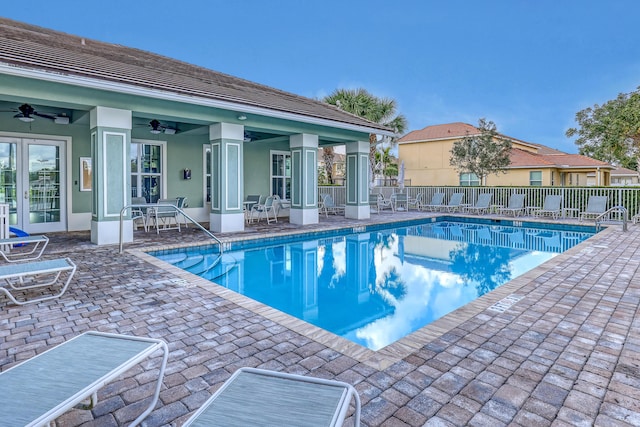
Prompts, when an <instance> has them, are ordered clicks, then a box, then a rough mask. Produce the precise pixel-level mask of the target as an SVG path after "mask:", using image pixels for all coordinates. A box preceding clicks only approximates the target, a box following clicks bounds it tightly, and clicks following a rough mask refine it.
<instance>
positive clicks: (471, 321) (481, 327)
mask: <svg viewBox="0 0 640 427" xmlns="http://www.w3.org/2000/svg"><path fill="white" fill-rule="evenodd" d="M420 215H424V213H422V214H420V213H411V214H408V213H404V214H395V215H391V214H381V215H373V218H372V220H371V222H375V221H390V220H397V219H400V218H403V219H404V218H409V217H415V216H420ZM348 224H349V222H348V221H346V220H345V219H344V218H335V217H330V218H328V219H326V218H324V217H322V218H321V223H320V224H319V225H317V226H314V227H313V228H327V227H340V226H345V225H348ZM358 225H360V223H358ZM291 230H296V231H299V227H297V226H293V225H290V224H288V223H286V222H284V223H282V222H280V223H279V224H278V225H277V226H275V227H274V226H273V225H272V226H268V227H267V226H265V225H260V226H259V227H251V228H250V230H248V231H247V232H245V233H236V234H229V235H224V234H223V235H220V236H219V237H221V238H222V239H231V238H238V237H240V236H250V235H259V234H261V233H273V232H275V231H280V232H287V231H291ZM49 237H50V238H51V243H50V245H49V248H48V249H47V252H46V257H47V258H56V257H60V256H69V257H71V258H72V259H73V260H74V261H75V262H76V263H77V265H78V271H77V273H76V277H75V278H74V281H73V283H72V284H71V286H70V289H69V290H68V291H67V293H66V294H65V295H64V296H63V297H62V298H60V299H59V300H53V301H46V302H43V303H40V304H29V305H25V306H15V305H11V304H10V303H9V301H8V299H7V298H6V297H4V296H2V297H0V369H2V370H6V369H8V368H9V367H11V366H13V365H15V364H16V363H18V362H20V361H23V360H26V359H29V358H31V357H33V356H34V355H36V354H38V353H40V352H43V351H45V350H47V349H48V348H50V347H52V346H54V345H56V344H59V343H61V342H64V341H65V340H68V339H70V338H72V337H74V336H76V335H77V334H79V333H82V332H84V331H87V330H99V331H105V332H116V333H124V334H132V335H141V336H151V337H156V338H162V339H164V340H165V341H166V342H167V343H168V344H169V349H170V352H171V353H170V358H169V364H168V367H167V372H166V375H165V378H164V386H163V389H162V393H161V396H160V402H159V403H158V405H157V407H156V409H155V410H154V411H153V412H152V413H151V415H150V416H149V417H148V418H147V419H146V420H145V423H144V425H147V426H164V425H180V424H181V422H183V421H184V420H186V418H188V416H189V415H190V414H191V413H192V412H193V411H194V410H195V409H197V408H198V407H199V406H200V405H201V404H202V403H203V402H204V401H205V400H206V399H207V398H208V397H209V396H210V395H211V394H212V393H213V392H214V391H215V390H216V389H217V388H218V387H219V386H220V385H221V384H222V383H223V382H224V381H225V380H226V379H227V378H229V376H230V375H231V373H232V372H233V371H234V370H235V369H237V368H239V367H242V366H253V367H261V368H266V369H274V370H281V371H287V372H293V373H298V374H304V375H312V376H318V377H323V378H333V379H338V380H342V381H346V382H349V383H351V384H353V385H354V386H355V387H356V389H357V390H358V393H359V394H360V397H361V399H362V404H363V407H362V421H363V424H364V425H367V426H422V425H426V426H466V425H470V426H501V425H522V426H550V425H554V426H563V425H567V426H568V425H572V426H576V425H578V426H591V425H598V426H625V425H629V426H632V425H640V399H639V397H640V354H639V353H640V333H639V330H640V313H639V306H640V305H639V304H640V272H638V266H639V264H640V227H638V226H630V229H629V231H628V232H626V233H623V232H622V231H621V227H620V226H613V227H610V228H609V229H607V230H605V231H603V232H602V233H600V234H599V235H597V236H595V237H593V238H592V239H590V240H589V241H588V242H585V243H583V244H581V245H579V246H577V247H575V248H573V249H571V250H570V251H568V252H566V253H564V254H562V255H559V256H557V257H555V258H554V259H552V260H551V261H549V262H547V263H546V264H544V265H543V266H541V267H539V268H537V269H535V270H534V271H532V272H529V273H527V274H526V275H525V276H523V277H521V278H519V279H516V280H514V281H512V282H511V283H509V284H508V285H503V286H509V288H505V289H507V292H506V293H505V295H510V294H517V295H518V297H522V298H521V299H520V300H518V301H516V302H514V303H513V305H511V307H510V308H508V309H507V310H506V311H504V312H498V311H494V310H489V309H487V308H488V307H489V305H491V304H490V301H493V300H496V297H495V296H493V297H489V295H491V294H489V295H487V297H488V298H484V297H483V298H481V299H480V300H479V303H478V304H476V305H475V307H476V308H475V309H474V311H473V312H470V313H471V314H468V313H467V314H465V310H464V309H463V310H459V311H456V312H454V313H451V314H450V315H449V316H447V322H449V323H447V322H445V323H443V325H450V326H447V327H446V328H445V329H442V330H441V333H438V334H436V335H434V336H433V338H429V339H427V338H425V339H424V342H420V343H418V345H417V347H416V348H415V350H413V349H412V350H409V351H408V352H407V353H406V354H403V355H402V356H401V357H398V358H397V360H395V361H393V362H389V363H385V364H381V365H380V366H378V367H376V365H375V364H373V363H369V362H367V361H366V360H365V361H363V360H361V358H359V357H355V356H353V355H352V354H351V353H349V352H346V351H345V352H341V351H339V350H336V349H335V348H334V346H332V345H330V344H328V343H327V342H324V341H318V340H315V339H312V338H310V337H308V336H306V335H305V334H303V333H300V332H299V329H297V328H295V327H294V328H290V327H288V326H284V325H283V324H281V323H280V322H277V321H274V320H273V318H271V317H270V316H263V315H261V314H256V313H254V312H253V311H252V310H251V309H249V308H247V306H245V305H243V304H238V303H237V302H234V301H233V300H231V299H229V298H226V297H224V296H221V295H219V294H216V293H214V292H212V291H211V289H209V288H206V287H203V286H200V285H198V284H197V283H192V282H190V281H188V280H184V278H183V277H180V276H179V275H176V274H175V272H174V271H172V270H171V269H161V268H158V267H157V266H155V265H154V264H152V263H149V262H146V261H145V260H144V259H142V258H140V257H138V256H136V255H135V254H133V253H130V252H129V251H125V252H124V253H123V254H119V253H118V248H117V246H116V245H113V246H111V245H110V246H106V247H97V246H95V245H93V244H91V243H90V242H89V233H88V232H75V233H65V234H51V235H49ZM203 239H204V235H203V233H202V232H200V231H196V230H194V229H193V228H190V229H188V230H186V231H183V232H182V233H178V232H176V231H167V232H163V233H161V234H160V235H159V236H158V235H156V234H155V233H144V232H142V231H139V232H136V234H135V242H134V243H131V244H127V245H126V249H128V250H129V249H134V248H148V247H163V246H167V245H171V244H176V243H188V242H198V241H202V240H203ZM492 298H493V299H492ZM478 307H479V308H478ZM438 330H440V329H438ZM158 356H159V355H158ZM159 362H160V358H159V357H155V358H153V359H151V360H150V361H148V362H145V363H144V364H142V365H140V366H137V367H135V368H133V369H132V370H131V371H130V372H128V373H127V374H126V375H125V376H123V377H122V378H120V379H119V380H117V381H114V382H113V383H111V384H108V385H107V386H106V387H104V388H103V389H102V390H101V391H100V392H99V394H98V397H99V403H98V404H97V405H96V407H95V408H94V409H93V410H92V411H83V410H73V411H70V412H68V413H67V414H65V415H64V416H62V417H61V418H59V419H58V420H57V425H60V426H77V425H84V426H120V425H126V424H127V423H128V422H130V421H132V420H133V419H134V418H135V417H136V416H137V414H139V413H140V412H141V411H142V408H143V407H144V406H145V400H146V399H148V398H149V396H151V395H152V393H153V385H154V378H155V376H156V375H157V370H158V367H159Z"/></svg>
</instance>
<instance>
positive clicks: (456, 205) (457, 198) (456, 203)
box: [442, 193, 464, 213]
mask: <svg viewBox="0 0 640 427" xmlns="http://www.w3.org/2000/svg"><path fill="white" fill-rule="evenodd" d="M463 197H464V193H453V194H452V195H451V198H450V199H449V203H447V204H446V205H444V206H442V210H443V211H447V212H449V213H452V212H456V211H457V210H458V209H460V208H462V207H463V206H462V198H463Z"/></svg>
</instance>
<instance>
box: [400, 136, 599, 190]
mask: <svg viewBox="0 0 640 427" xmlns="http://www.w3.org/2000/svg"><path fill="white" fill-rule="evenodd" d="M454 141H455V139H446V140H445V139H443V140H440V141H430V142H416V143H408V144H407V143H405V144H399V145H398V158H399V160H403V161H404V166H405V178H406V179H407V180H411V185H436V186H437V185H442V186H446V185H452V186H456V185H460V175H459V173H458V172H457V171H456V170H455V169H454V168H453V167H452V166H450V165H449V158H450V157H451V148H452V147H453V143H454ZM518 148H527V149H529V150H530V147H524V146H523V147H518ZM531 171H540V172H542V185H543V186H551V185H554V186H563V185H564V186H566V187H569V186H585V185H596V184H595V180H594V179H591V180H590V181H587V174H588V173H590V174H594V172H596V171H595V169H584V170H581V169H571V170H561V169H557V168H555V167H554V168H522V169H509V170H507V172H506V173H499V174H497V175H489V176H488V177H487V181H486V185H488V186H502V185H507V186H518V187H522V186H529V185H530V174H529V172H531ZM599 173H600V174H601V176H600V184H599V185H609V184H610V178H609V172H608V171H607V170H604V169H601V170H600V171H599ZM569 174H571V180H570V179H569ZM562 175H564V182H562V181H563V178H562ZM576 178H577V179H576ZM591 181H594V183H591Z"/></svg>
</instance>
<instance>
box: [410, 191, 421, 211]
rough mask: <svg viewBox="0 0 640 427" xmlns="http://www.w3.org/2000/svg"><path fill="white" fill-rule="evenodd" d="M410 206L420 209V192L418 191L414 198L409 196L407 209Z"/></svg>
mask: <svg viewBox="0 0 640 427" xmlns="http://www.w3.org/2000/svg"><path fill="white" fill-rule="evenodd" d="M411 207H414V208H416V209H417V210H421V209H422V193H418V195H417V196H416V198H415V199H412V198H409V199H408V200H407V211H408V210H409V209H411Z"/></svg>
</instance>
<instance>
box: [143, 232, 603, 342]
mask: <svg viewBox="0 0 640 427" xmlns="http://www.w3.org/2000/svg"><path fill="white" fill-rule="evenodd" d="M508 224H512V222H511V221H492V222H489V221H487V222H484V223H483V222H475V223H473V222H466V221H465V222H457V221H452V220H445V221H438V222H428V223H424V224H419V225H408V226H404V227H394V228H380V226H372V227H370V228H368V229H365V231H363V232H359V233H348V234H347V233H344V234H338V233H337V232H332V233H331V234H330V235H329V236H328V237H327V236H312V237H310V238H309V237H308V238H307V240H300V238H299V237H298V238H295V239H291V238H289V239H284V240H281V241H276V240H271V241H262V242H260V241H258V242H256V241H253V242H244V243H242V242H241V243H238V244H237V245H236V246H237V247H232V248H231V250H229V251H225V252H224V254H223V255H222V256H221V257H220V259H218V258H219V255H218V254H217V253H215V252H214V249H213V247H211V246H205V247H196V248H188V249H180V250H170V251H159V252H155V253H152V255H154V256H156V257H158V258H160V259H163V260H165V261H166V262H170V263H172V264H174V265H176V266H178V267H181V268H183V269H185V270H187V271H190V272H192V273H194V274H198V275H200V276H201V277H204V278H206V279H209V280H211V281H213V282H215V283H218V284H220V285H222V286H224V287H226V288H228V289H231V290H233V291H236V292H238V293H241V294H243V295H245V296H247V297H249V298H252V299H254V300H257V301H260V302H262V303H264V304H266V305H269V306H271V307H273V308H276V309H278V310H281V311H283V312H285V313H288V314H290V315H292V316H295V317H297V318H299V319H302V320H304V321H306V322H309V323H311V324H314V325H316V326H318V327H320V328H323V329H325V330H328V331H330V332H332V333H334V334H337V335H340V336H343V337H345V338H347V339H349V340H351V341H354V342H356V343H358V344H361V345H363V346H366V347H368V348H370V349H373V350H378V349H380V348H382V347H384V346H386V345H389V344H391V343H393V342H395V341H396V340H398V339H400V338H402V337H404V336H406V335H408V334H410V333H411V332H413V331H415V330H417V329H419V328H421V327H423V326H425V325H427V324H429V323H431V322H432V321H434V320H436V319H438V318H440V317H442V316H444V315H446V314H447V313H449V312H451V311H453V310H455V309H457V308H458V307H461V306H463V305H465V304H467V303H468V302H470V301H473V300H474V299H476V298H478V297H479V296H482V295H484V294H485V293H487V292H490V291H491V290H493V289H495V288H496V287H498V286H500V285H502V284H504V283H506V282H507V281H509V280H512V279H514V278H515V277H518V276H519V275H521V274H523V273H525V272H527V271H529V270H531V269H532V268H534V267H536V266H538V265H540V264H541V263H543V262H545V261H547V260H549V259H551V258H553V257H554V256H556V255H557V254H559V253H561V252H563V251H565V250H567V249H568V248H570V247H572V246H574V245H576V244H577V243H579V242H581V241H583V240H585V239H587V238H588V237H590V236H592V235H593V231H592V230H593V228H592V227H591V228H588V227H574V228H570V227H567V226H561V227H558V226H555V228H553V229H548V228H545V229H542V228H533V226H534V225H535V227H539V226H540V224H535V223H531V225H532V226H531V227H521V226H519V227H513V226H510V225H508ZM550 226H552V225H550Z"/></svg>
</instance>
